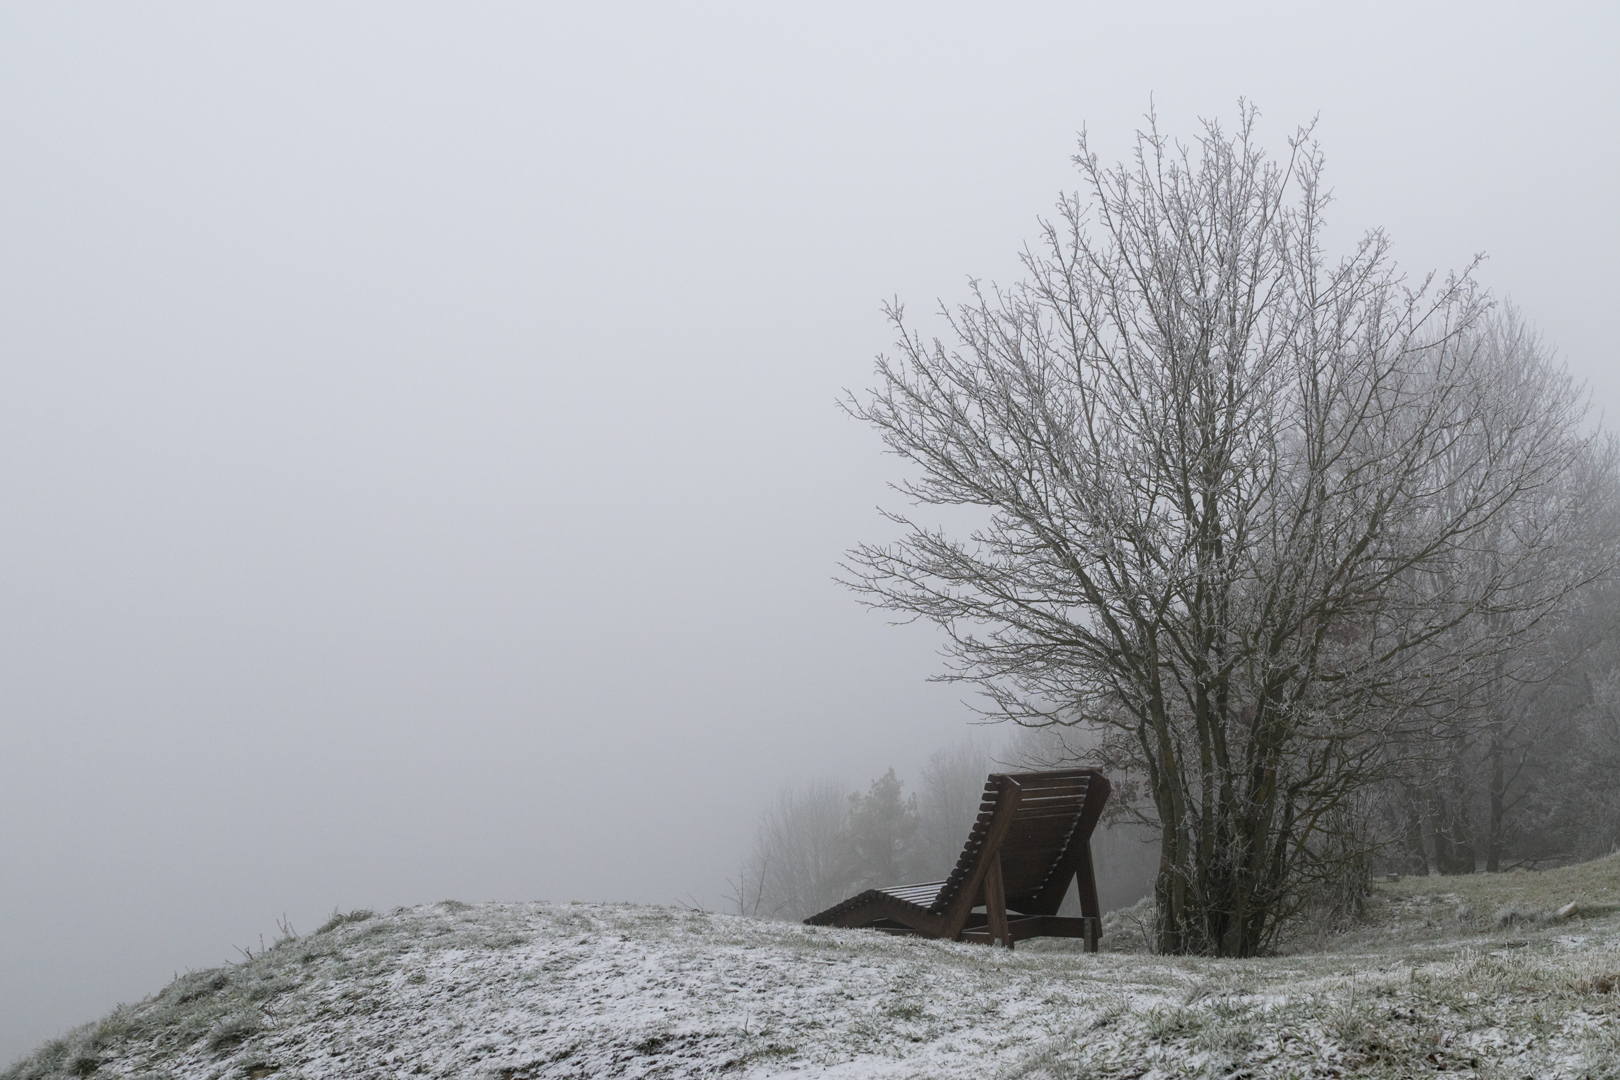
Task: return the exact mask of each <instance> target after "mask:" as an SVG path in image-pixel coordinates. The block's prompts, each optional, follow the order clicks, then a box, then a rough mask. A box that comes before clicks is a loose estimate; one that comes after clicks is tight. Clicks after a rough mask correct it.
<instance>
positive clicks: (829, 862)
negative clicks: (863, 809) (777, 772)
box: [732, 781, 850, 919]
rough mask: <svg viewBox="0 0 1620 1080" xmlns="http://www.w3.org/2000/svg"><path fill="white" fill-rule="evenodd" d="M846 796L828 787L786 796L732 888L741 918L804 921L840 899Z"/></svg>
mask: <svg viewBox="0 0 1620 1080" xmlns="http://www.w3.org/2000/svg"><path fill="white" fill-rule="evenodd" d="M849 806H850V795H849V793H848V792H847V791H845V789H844V788H843V786H842V785H840V784H836V783H833V782H832V781H822V782H819V783H811V784H805V785H802V786H796V787H790V788H787V789H786V790H784V791H783V792H782V793H781V795H780V796H779V797H778V798H777V802H776V805H775V806H774V807H772V808H771V809H770V810H768V811H767V812H766V813H765V814H764V815H763V816H762V817H761V818H760V822H759V827H758V831H757V832H756V834H755V837H754V848H753V850H752V851H751V852H750V853H749V854H748V856H747V857H746V858H745V859H744V860H743V866H742V873H741V875H740V877H739V879H738V881H736V882H734V883H732V891H733V897H732V899H733V901H734V902H735V903H736V905H737V910H738V913H739V914H742V915H751V916H754V917H757V918H767V919H773V918H782V919H802V918H804V917H805V916H807V915H812V914H814V913H816V912H818V911H821V910H823V909H825V908H827V907H830V906H831V905H832V904H834V903H836V902H837V901H839V900H841V899H843V897H844V892H843V889H844V886H845V877H846V874H845V868H844V866H843V864H844V862H845V861H846V860H847V859H848V854H847V844H846V839H845V837H846V833H847V825H848V819H849Z"/></svg>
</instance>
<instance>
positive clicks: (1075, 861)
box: [804, 769, 1108, 952]
mask: <svg viewBox="0 0 1620 1080" xmlns="http://www.w3.org/2000/svg"><path fill="white" fill-rule="evenodd" d="M1107 801H1108V778H1107V777H1106V776H1104V775H1103V774H1102V773H1101V772H1099V771H1097V770H1096V769H1060V770H1056V771H1052V772H1025V773H992V774H991V775H990V779H989V780H987V781H986V782H985V785H984V801H983V802H982V803H981V804H980V805H979V817H978V820H976V821H975V822H974V823H973V831H972V832H971V833H969V834H968V839H967V843H966V844H965V845H963V847H962V857H961V858H960V859H958V860H957V862H956V869H954V870H952V871H951V876H950V877H948V878H946V879H945V880H944V881H926V882H922V883H920V884H917V885H898V886H895V887H893V888H887V889H868V890H866V891H865V892H863V893H861V894H860V895H859V896H852V897H850V898H849V899H848V900H845V901H843V902H842V903H839V904H834V905H833V906H832V907H830V908H828V909H827V910H826V911H823V912H821V913H820V914H817V915H812V916H810V918H808V919H806V920H804V921H805V922H806V923H808V924H810V925H811V926H864V927H870V928H872V929H874V930H884V931H887V932H888V933H891V934H920V935H922V936H924V937H936V938H946V939H948V940H951V941H983V942H987V943H991V944H1004V945H1006V946H1007V948H1009V949H1010V948H1012V944H1013V942H1015V941H1021V940H1023V939H1024V938H1032V937H1083V938H1085V939H1086V948H1087V949H1088V950H1090V951H1091V952H1096V951H1097V939H1098V938H1099V937H1101V936H1102V913H1101V912H1100V911H1099V910H1098V907H1097V879H1096V876H1095V874H1094V873H1093V871H1092V866H1091V832H1092V830H1093V829H1095V828H1096V827H1097V819H1098V818H1099V817H1101V816H1102V809H1103V804H1104V803H1106V802H1107ZM1070 879H1077V880H1078V882H1079V887H1080V912H1081V917H1080V918H1078V919H1075V918H1060V917H1059V916H1058V913H1057V910H1058V905H1060V904H1061V903H1063V896H1064V894H1065V893H1067V892H1068V891H1069V881H1070ZM976 907H983V908H984V911H983V912H982V913H980V912H975V911H974V908H976Z"/></svg>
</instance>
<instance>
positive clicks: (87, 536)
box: [0, 0, 1620, 1064]
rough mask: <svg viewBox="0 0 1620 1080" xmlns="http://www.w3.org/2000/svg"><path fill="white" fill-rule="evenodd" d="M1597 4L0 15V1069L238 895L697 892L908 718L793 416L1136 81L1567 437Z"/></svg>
mask: <svg viewBox="0 0 1620 1080" xmlns="http://www.w3.org/2000/svg"><path fill="white" fill-rule="evenodd" d="M1532 11H1533V14H1532ZM1615 11H1616V9H1615V8H1614V6H1613V5H1606V4H1596V3H1592V4H1585V5H1562V6H1560V5H1550V4H1541V5H1535V6H1534V7H1533V8H1532V7H1531V6H1529V5H1488V4H1480V3H1469V4H1423V5H1414V4H1411V3H1409V2H1408V3H1401V4H1387V5H1377V4H1367V3H1359V4H1354V5H1348V4H1346V5H1337V6H1331V7H1330V6H1329V5H1311V6H1307V5H1299V4H1277V5H1274V6H1264V5H1234V4H1197V5H1192V4H1188V5H1183V6H1178V5H1167V4H1142V5H1131V4H1110V5H1106V6H1103V5H1088V4H1063V5H1045V6H1043V5H1037V4H1021V5H1001V6H991V5H983V4H974V5H963V4H945V3H939V2H937V0H936V2H932V3H928V4H915V5H874V4H870V3H861V4H847V5H839V4H833V3H827V2H824V0H823V2H818V3H815V4H801V5H797V6H789V5H762V4H737V5H698V4H685V5H670V4H657V5H653V4H649V5H646V6H643V7H627V6H613V5H608V4H589V5H586V4H569V5H563V4H555V5H536V4H521V5H517V4H514V5H499V4H461V5H432V6H424V5H410V4H402V3H388V4H361V3H353V4H341V5H339V4H330V3H321V4H305V5H300V4H292V3H284V2H281V3H275V4H232V5H218V4H200V3H199V4H194V5H173V4H159V3H145V4H120V5H112V4H99V5H98V4H72V5H69V4H56V3H36V4H9V5H6V6H4V7H3V8H0V161H3V165H4V167H3V168H0V507H3V510H0V1064H4V1063H5V1062H8V1061H10V1060H11V1059H13V1058H15V1057H16V1056H18V1055H20V1054H22V1053H23V1052H25V1051H26V1050H28V1049H29V1048H30V1047H31V1046H33V1045H34V1044H36V1043H37V1042H38V1041H40V1040H42V1039H44V1038H46V1037H49V1036H51V1035H54V1034H57V1033H60V1032H61V1031H63V1030H65V1029H66V1028H68V1027H70V1026H72V1025H74V1024H77V1023H80V1022H83V1021H87V1020H90V1019H92V1018H94V1017H96V1016H98V1015H100V1014H101V1013H102V1012H104V1011H105V1010H107V1009H108V1008H110V1007H111V1006H112V1005H114V1004H115V1003H116V1002H118V1001H120V1000H135V999H138V998H140V997H142V996H144V995H145V994H147V993H149V992H152V991H154V990H156V989H158V988H159V987H160V986H161V985H163V984H164V983H165V982H166V981H167V980H168V979H169V977H170V976H171V975H172V974H173V973H174V972H175V971H176V970H184V969H186V968H188V967H199V966H205V965H213V964H217V963H219V962H221V961H223V960H226V959H228V958H231V957H232V956H234V955H235V953H234V951H233V948H232V946H235V945H243V946H248V945H251V946H253V947H255V948H256V947H257V945H258V941H259V935H260V934H264V935H265V936H266V937H267V938H269V937H273V935H274V932H275V927H276V922H277V919H278V918H280V917H281V916H282V915H283V914H285V915H286V916H287V917H288V918H290V919H291V921H292V922H293V924H294V925H295V926H296V927H297V928H298V929H299V930H302V931H308V930H312V929H314V927H315V926H316V925H318V924H319V923H320V922H321V921H322V920H323V919H324V917H325V916H326V915H327V914H328V913H329V912H330V911H331V910H332V909H333V907H334V906H340V907H343V908H344V909H349V908H353V907H362V906H367V907H375V908H387V907H392V906H394V905H397V904H410V903H418V902H427V901H435V900H440V899H445V898H448V897H455V898H458V899H463V900H469V901H473V900H482V899H540V898H550V899H562V900H566V899H582V900H635V901H650V902H658V903H664V902H671V901H675V900H678V899H685V898H688V897H691V898H695V899H696V900H699V901H702V902H705V903H708V904H710V905H714V904H717V903H718V902H719V899H720V896H721V894H722V892H723V891H724V879H725V877H726V875H727V874H728V873H731V872H733V869H734V867H735V865H736V861H737V859H738V858H739V857H740V855H741V853H742V851H743V850H744V849H745V847H746V846H747V844H748V841H749V837H750V834H751V831H752V828H753V822H754V819H755V815H756V814H757V812H758V811H759V809H760V808H761V806H762V805H764V804H765V803H766V802H767V801H768V800H769V799H770V798H771V797H772V795H773V793H774V792H775V791H776V790H777V788H778V787H779V786H780V785H782V784H783V783H785V782H789V781H793V780H801V779H809V778H813V777H818V776H832V777H835V778H839V779H842V780H844V781H846V782H849V783H852V784H853V783H864V782H865V781H866V780H868V779H869V778H870V777H872V776H874V775H876V774H878V773H880V772H881V771H882V770H883V769H885V768H887V767H888V766H890V765H894V766H896V767H897V768H898V769H899V770H900V771H901V773H902V774H903V775H904V774H907V773H914V772H915V769H916V766H917V765H918V763H919V762H920V761H921V760H922V759H923V758H924V757H926V755H927V754H928V752H929V751H930V750H932V749H934V748H935V747H937V746H940V745H942V744H945V743H948V742H951V741H953V740H955V739H957V738H960V737H961V736H962V735H963V734H964V733H965V731H966V724H967V721H968V719H969V715H968V713H967V712H966V710H965V709H964V708H963V707H962V706H961V705H960V704H958V702H957V697H958V695H957V694H956V693H955V692H953V691H951V690H949V689H945V688H941V687H938V686H935V685H931V684H928V683H927V682H925V679H926V678H927V676H928V675H929V674H930V673H932V672H933V671H935V670H936V668H937V660H936V657H935V655H934V650H935V648H936V647H937V642H936V641H935V639H934V637H933V636H932V635H931V633H930V632H928V631H927V630H925V629H922V628H917V627H910V628H904V629H896V628H890V627H887V626H885V625H884V623H883V620H882V619H881V618H880V617H878V616H874V615H871V614H868V613H866V612H864V611H863V610H862V609H861V608H860V607H859V606H858V605H857V604H856V603H855V602H854V601H853V600H852V599H851V598H850V597H849V596H848V595H846V594H845V593H844V592H843V591H842V590H840V588H839V587H838V586H836V585H835V584H834V583H833V582H832V576H833V574H834V573H835V569H836V563H837V560H838V558H839V555H840V552H841V551H842V550H843V549H845V548H846V547H848V546H850V545H852V544H854V543H856V542H857V541H860V540H863V539H874V538H881V537H884V536H886V535H888V534H887V532H886V530H885V528H884V525H883V523H882V522H881V521H880V520H879V519H878V517H877V516H876V515H875V514H874V512H873V507H874V506H875V505H876V504H878V503H879V502H880V501H882V500H883V499H884V496H885V492H884V488H883V483H884V480H885V478H887V477H889V476H890V475H891V474H892V472H893V463H892V459H887V458H884V457H883V456H882V455H881V454H880V453H879V447H878V444H877V441H876V439H875V438H874V437H873V436H872V435H871V434H870V433H868V432H867V431H865V430H863V429H862V428H860V427H859V426H858V425H856V424H855V423H854V422H853V421H850V420H848V419H847V418H845V417H843V416H842V415H840V414H839V413H838V412H837V411H836V409H835V408H834V406H833V402H834V399H835V398H836V397H837V396H838V395H839V393H840V391H841V389H842V388H844V387H861V386H865V385H867V381H868V373H869V370H870V367H871V361H872V357H873V355H874V354H875V353H876V352H878V351H880V350H882V349H885V348H886V347H887V345H888V342H889V333H888V330H887V328H886V327H885V325H884V322H883V320H882V317H881V313H880V311H879V305H880V303H881V301H882V300H883V299H884V298H886V297H889V296H892V295H896V294H898V295H899V296H900V297H901V298H902V299H904V300H906V301H908V302H909V303H910V305H911V307H912V310H913V311H918V310H922V309H927V308H930V307H932V306H933V304H934V302H935V300H936V298H944V299H946V300H956V299H960V298H961V297H962V296H963V293H964V288H963V283H964V280H965V279H966V277H967V276H968V275H970V274H971V275H978V276H982V277H984V278H986V279H997V278H1000V279H1003V280H1006V279H1008V278H1010V277H1012V276H1013V275H1014V272H1015V269H1016V263H1015V260H1014V254H1015V252H1016V251H1017V249H1018V248H1019V247H1020V245H1021V244H1022V243H1023V242H1024V241H1026V240H1028V239H1032V238H1033V237H1034V236H1035V232H1036V222H1037V217H1038V216H1040V215H1043V214H1047V213H1049V212H1050V210H1051V207H1052V204H1053V202H1054V201H1055V199H1056V196H1057V193H1058V192H1059V191H1060V190H1061V189H1064V188H1067V187H1072V186H1073V173H1072V171H1071V167H1070V164H1069V157H1070V155H1071V154H1072V153H1073V151H1074V143H1075V132H1076V130H1077V129H1079V128H1080V127H1081V126H1082V125H1085V126H1087V127H1089V129H1090V131H1091V133H1092V135H1093V138H1094V140H1095V143H1096V145H1097V147H1098V148H1099V149H1100V150H1101V151H1102V152H1103V153H1104V154H1105V156H1111V157H1112V156H1119V155H1122V154H1124V153H1125V152H1126V151H1127V149H1128V145H1129V140H1130V137H1131V135H1132V132H1133V131H1134V130H1135V128H1136V127H1137V126H1138V125H1139V124H1140V122H1141V116H1142V114H1143V112H1144V111H1145V109H1146V108H1147V106H1148V102H1149V100H1150V96H1151V98H1152V100H1153V101H1155V102H1156V103H1157V106H1158V109H1159V112H1160V114H1161V117H1162V119H1163V122H1164V126H1165V127H1167V128H1168V129H1169V130H1171V131H1175V132H1183V133H1191V132H1192V131H1193V130H1194V121H1195V118H1196V117H1197V116H1198V115H1201V114H1202V115H1218V116H1221V117H1224V118H1228V119H1230V118H1231V117H1232V116H1233V115H1234V114H1235V112H1236V106H1235V102H1236V99H1237V98H1238V97H1239V95H1246V96H1247V97H1249V98H1250V99H1251V100H1253V101H1255V102H1256V103H1258V104H1259V106H1260V108H1261V109H1262V112H1263V114H1264V125H1263V128H1264V134H1265V138H1266V140H1267V142H1268V144H1269V145H1270V146H1272V147H1273V148H1275V149H1277V150H1279V151H1280V150H1281V149H1282V148H1283V145H1284V137H1285V136H1286V134H1287V133H1288V132H1289V131H1290V130H1291V129H1292V128H1293V127H1294V126H1295V125H1296V124H1298V123H1301V122H1304V121H1308V120H1309V119H1310V118H1311V117H1312V116H1314V115H1317V114H1320V116H1321V122H1320V125H1319V127H1318V136H1319V138H1320V139H1321V141H1322V143H1323V145H1324V148H1325V150H1326V152H1327V155H1328V160H1329V179H1330V182H1331V183H1332V185H1333V186H1334V187H1335V189H1336V191H1337V194H1338V204H1337V207H1336V210H1335V213H1334V217H1333V221H1334V227H1335V229H1336V230H1337V231H1336V235H1338V236H1339V237H1341V238H1342V239H1343V240H1344V241H1345V242H1346V243H1348V242H1349V241H1350V240H1352V239H1354V237H1355V236H1356V235H1357V234H1359V232H1360V231H1361V230H1363V229H1365V228H1368V227H1371V226H1378V225H1381V226H1383V227H1385V228H1386V229H1387V230H1388V231H1389V232H1390V234H1391V236H1392V237H1393V239H1394V242H1395V250H1396V252H1397V254H1398V256H1399V257H1400V258H1401V261H1402V263H1403V264H1404V265H1406V266H1407V267H1409V268H1411V269H1412V270H1413V271H1415V272H1421V271H1424V270H1427V269H1429V268H1440V269H1446V268H1450V267H1460V266H1462V265H1464V264H1465V263H1466V262H1467V261H1468V260H1469V259H1470V258H1471V257H1472V256H1473V255H1474V254H1475V253H1476V252H1486V253H1488V254H1489V256H1490V259H1489V261H1488V262H1487V263H1486V264H1485V267H1484V269H1483V271H1482V272H1481V277H1482V279H1483V280H1484V281H1485V282H1486V283H1487V284H1489V285H1490V286H1491V287H1492V288H1493V289H1495V290H1496V291H1497V292H1498V294H1500V295H1511V296H1512V298H1513V299H1514V300H1515V301H1516V302H1517V303H1518V304H1519V305H1520V306H1521V307H1522V308H1523V310H1524V311H1525V313H1526V314H1527V315H1528V316H1529V317H1530V318H1531V319H1532V320H1533V321H1534V322H1536V323H1537V324H1539V325H1540V326H1541V327H1542V328H1543V330H1544V331H1545V333H1546V335H1547V337H1548V338H1549V339H1550V340H1552V341H1554V342H1555V343H1556V344H1557V346H1558V348H1559V352H1560V354H1561V355H1562V356H1563V357H1564V358H1565V359H1566V360H1567V362H1568V363H1569V365H1570V367H1571V369H1572V370H1573V371H1574V372H1575V373H1576V374H1577V375H1578V376H1580V377H1581V378H1583V379H1587V380H1590V381H1591V382H1592V384H1593V386H1594V391H1595V401H1596V402H1597V404H1598V406H1599V407H1601V408H1602V409H1603V410H1605V411H1606V412H1607V413H1608V414H1609V415H1610V416H1620V373H1617V370H1616V366H1615V358H1616V351H1615V348H1614V331H1613V327H1614V320H1615V315H1616V311H1615V300H1614V298H1615V295H1616V293H1617V291H1620V274H1617V272H1616V261H1617V260H1616V253H1617V251H1620V228H1617V221H1616V203H1615V185H1616V180H1615V176H1616V164H1617V161H1616V158H1617V150H1616V145H1617V138H1616V136H1617V134H1620V130H1617V127H1620V125H1617V121H1620V101H1617V98H1620V79H1617V78H1616V70H1615V58H1614V52H1613V50H1614V43H1615V41H1616V39H1617V35H1616V31H1617V30H1620V25H1617V17H1616V14H1615Z"/></svg>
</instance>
